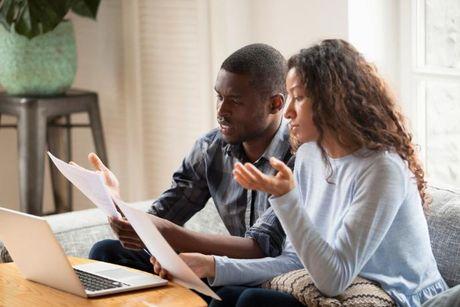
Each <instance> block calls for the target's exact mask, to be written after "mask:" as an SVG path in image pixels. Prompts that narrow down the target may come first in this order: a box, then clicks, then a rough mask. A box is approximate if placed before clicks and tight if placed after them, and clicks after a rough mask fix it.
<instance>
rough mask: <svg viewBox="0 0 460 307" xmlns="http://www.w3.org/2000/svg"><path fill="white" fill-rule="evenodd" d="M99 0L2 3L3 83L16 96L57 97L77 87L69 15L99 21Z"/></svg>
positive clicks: (0, 48) (0, 64) (0, 81)
mask: <svg viewBox="0 0 460 307" xmlns="http://www.w3.org/2000/svg"><path fill="white" fill-rule="evenodd" d="M99 3H100V0H0V23H1V26H0V84H1V85H2V86H3V87H4V88H5V90H6V91H7V93H8V94H11V95H56V94H60V93H64V92H65V91H66V90H67V89H69V88H70V86H71V85H72V83H73V80H74V78H75V74H76V70H77V52H76V47H75V35H74V31H73V26H72V23H71V22H70V21H69V20H67V19H66V18H65V17H66V15H67V13H68V12H69V11H72V12H73V13H75V14H77V15H80V16H85V17H89V18H92V19H95V18H96V15H97V10H98V8H99Z"/></svg>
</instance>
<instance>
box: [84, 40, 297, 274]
mask: <svg viewBox="0 0 460 307" xmlns="http://www.w3.org/2000/svg"><path fill="white" fill-rule="evenodd" d="M285 74H286V63H285V59H284V58H283V56H282V55H281V54H280V53H279V52H278V51H277V50H276V49H274V48H272V47H270V46H268V45H265V44H252V45H248V46H245V47H243V48H241V49H239V50H237V51H236V52H234V53H233V54H232V55H230V56H229V57H228V58H227V59H226V60H225V61H224V62H223V64H222V66H221V69H220V71H219V73H218V76H217V80H216V83H215V91H216V94H217V120H218V123H219V128H218V129H214V130H212V131H210V132H209V133H207V134H206V135H204V136H203V137H201V138H200V139H198V140H197V141H196V143H195V145H194V146H193V148H192V150H191V152H190V153H189V154H188V156H186V157H185V158H184V160H183V162H182V165H181V166H180V168H179V169H178V170H177V171H176V172H175V173H174V175H173V183H172V186H171V188H170V189H169V190H167V191H165V192H164V193H162V194H161V195H160V197H159V198H158V199H157V200H155V201H154V203H153V204H152V207H151V209H150V213H151V214H153V215H155V216H157V217H158V218H157V219H156V225H157V227H158V228H159V230H160V232H161V233H162V234H163V236H164V237H165V238H166V240H167V241H168V242H169V243H170V244H171V246H172V247H173V248H174V249H175V250H176V251H178V252H181V253H183V254H181V257H182V258H183V259H184V260H185V261H186V262H187V263H188V264H189V265H190V266H191V267H192V269H193V270H194V271H195V272H196V273H197V274H198V275H200V277H214V276H215V273H216V272H214V271H213V272H209V270H215V269H216V268H217V269H218V270H219V269H222V270H226V269H225V263H230V262H232V261H233V260H232V259H230V258H261V257H267V256H268V257H274V256H278V255H279V254H280V253H281V250H282V249H283V242H284V238H285V235H284V232H283V230H282V228H281V225H280V223H279V222H278V220H277V218H276V216H275V214H274V213H273V211H272V210H271V209H267V208H268V201H267V198H268V195H267V194H265V193H261V192H258V191H248V190H245V189H243V188H242V187H241V186H240V185H239V184H238V183H237V182H236V181H234V179H233V176H232V170H233V165H234V164H235V163H236V162H238V161H239V162H243V163H244V162H250V163H252V164H253V165H254V166H255V167H257V168H258V169H260V170H261V171H262V172H264V173H269V174H274V173H275V171H274V169H272V168H271V166H270V163H269V161H268V160H269V158H270V157H272V156H273V157H276V158H278V159H280V160H282V161H284V162H288V160H289V159H290V158H291V153H290V148H289V133H288V129H287V127H286V125H284V124H283V123H282V110H283V106H284V96H285V87H284V81H285ZM89 158H90V162H91V163H92V164H93V165H94V166H95V167H96V168H97V169H99V170H100V171H102V172H103V174H104V175H105V178H106V183H107V185H108V186H109V187H110V188H111V189H112V191H113V192H114V193H115V194H118V193H119V187H118V181H117V180H116V178H115V176H113V174H112V173H111V172H110V171H109V170H108V169H107V168H106V167H105V166H104V165H103V164H102V162H101V161H100V160H99V159H98V158H97V156H95V155H94V154H90V156H89ZM210 197H211V198H212V199H213V202H214V204H215V206H216V208H217V211H218V212H219V214H220V217H221V218H222V221H223V223H224V224H225V226H226V228H227V229H228V230H229V232H230V234H231V236H228V235H227V236H225V235H211V234H203V233H197V232H193V231H190V230H187V229H185V228H183V227H181V225H183V224H184V223H185V222H186V221H187V220H188V219H190V218H191V217H192V216H193V215H194V214H195V213H196V212H198V211H200V210H201V209H202V208H203V207H204V206H205V205H206V203H207V201H208V200H209V198H210ZM110 224H111V226H112V228H113V230H114V232H115V233H116V234H117V236H118V238H119V241H118V240H104V241H101V242H98V243H96V244H95V246H93V248H92V250H91V252H90V258H92V259H96V260H101V261H107V262H112V263H117V264H122V265H127V266H130V267H134V268H138V269H142V270H146V271H152V265H151V264H150V262H149V260H150V259H149V256H148V255H147V253H146V252H144V251H143V250H140V249H142V248H143V244H142V242H141V241H140V239H139V238H138V237H137V235H136V233H135V231H134V230H133V229H132V227H131V225H130V224H129V223H128V222H127V221H126V220H119V219H111V220H110ZM190 252H194V253H190ZM208 255H221V256H226V257H213V256H208ZM227 257H229V258H227ZM228 267H230V266H228ZM228 267H227V268H228ZM205 268H206V272H204V271H203V270H205ZM283 270H284V269H283Z"/></svg>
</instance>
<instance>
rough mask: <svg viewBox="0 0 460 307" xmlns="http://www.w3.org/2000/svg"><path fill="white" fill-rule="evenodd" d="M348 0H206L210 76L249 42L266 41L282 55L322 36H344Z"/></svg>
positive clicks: (345, 33)
mask: <svg viewBox="0 0 460 307" xmlns="http://www.w3.org/2000/svg"><path fill="white" fill-rule="evenodd" d="M347 3H348V1H344V0H329V1H322V0H308V1H305V0H285V1H278V0H252V1H246V0H237V1H229V0H228V1H210V5H211V12H212V14H211V33H212V45H211V50H212V54H213V58H212V60H213V78H212V80H214V79H215V77H216V75H217V72H218V69H219V67H220V64H221V63H222V61H223V60H224V59H225V58H226V57H227V56H228V55H229V54H230V53H232V52H233V51H235V50H236V49H238V48H241V47H242V46H244V45H247V44H251V43H267V44H269V45H272V46H273V47H275V48H277V49H278V50H280V51H281V53H283V54H284V55H285V56H286V58H288V57H289V56H291V55H292V54H294V53H296V52H298V51H299V50H300V49H301V48H305V47H308V46H309V45H310V44H312V43H316V42H319V41H320V40H321V39H325V38H342V39H347V36H348V26H347V24H348V10H347Z"/></svg>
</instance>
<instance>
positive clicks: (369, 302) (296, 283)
mask: <svg viewBox="0 0 460 307" xmlns="http://www.w3.org/2000/svg"><path fill="white" fill-rule="evenodd" d="M262 287H263V288H268V289H273V290H277V291H281V292H285V293H288V294H290V295H292V296H294V297H295V298H296V299H297V300H298V301H299V302H301V303H302V304H303V305H306V306H322V307H339V306H343V307H351V306H353V307H367V306H379V307H385V306H387V307H394V306H396V305H395V303H394V302H393V299H392V298H391V297H390V296H389V295H388V294H387V293H386V292H385V291H384V290H383V289H382V288H380V287H379V285H377V284H376V283H374V282H372V281H369V280H367V279H364V278H362V277H359V276H358V277H356V278H355V280H353V282H352V283H351V284H350V286H348V288H347V289H346V290H345V291H344V292H343V293H342V294H340V295H338V296H336V297H327V296H324V295H323V294H322V293H321V292H320V291H319V290H318V288H316V286H315V284H314V282H313V279H312V278H311V276H310V275H309V274H308V272H307V270H305V269H300V270H296V271H291V272H288V273H285V274H282V275H279V276H276V277H274V278H273V279H271V280H269V281H267V282H265V283H264V284H263V285H262Z"/></svg>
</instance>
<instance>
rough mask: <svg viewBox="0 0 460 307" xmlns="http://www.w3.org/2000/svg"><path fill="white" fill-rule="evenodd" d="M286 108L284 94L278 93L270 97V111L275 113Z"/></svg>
mask: <svg viewBox="0 0 460 307" xmlns="http://www.w3.org/2000/svg"><path fill="white" fill-rule="evenodd" d="M283 108H284V95H283V94H281V93H278V94H276V95H273V96H271V97H270V113H271V114H275V113H278V112H279V111H281V110H283Z"/></svg>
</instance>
